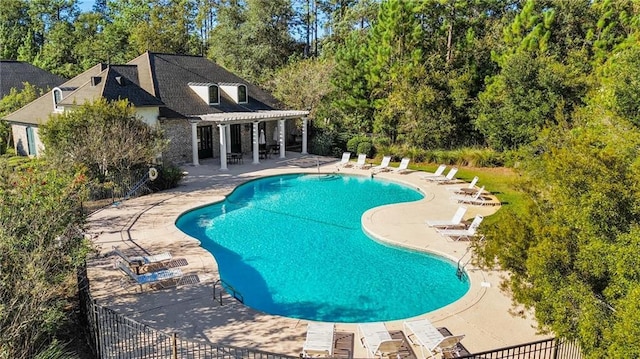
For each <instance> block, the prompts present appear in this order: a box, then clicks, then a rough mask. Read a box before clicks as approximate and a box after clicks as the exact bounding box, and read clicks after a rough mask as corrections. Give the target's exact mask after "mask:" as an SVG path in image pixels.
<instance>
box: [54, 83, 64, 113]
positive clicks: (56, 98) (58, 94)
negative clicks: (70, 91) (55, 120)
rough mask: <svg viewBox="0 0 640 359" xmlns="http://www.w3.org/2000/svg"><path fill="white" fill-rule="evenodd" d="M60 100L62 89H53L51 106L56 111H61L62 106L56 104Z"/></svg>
mask: <svg viewBox="0 0 640 359" xmlns="http://www.w3.org/2000/svg"><path fill="white" fill-rule="evenodd" d="M61 101H62V90H60V89H59V88H55V89H53V108H54V109H55V110H56V111H61V110H62V107H60V106H58V104H59V103H60V102H61Z"/></svg>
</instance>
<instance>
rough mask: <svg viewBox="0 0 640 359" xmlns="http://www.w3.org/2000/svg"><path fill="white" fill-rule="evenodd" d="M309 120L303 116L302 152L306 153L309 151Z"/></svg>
mask: <svg viewBox="0 0 640 359" xmlns="http://www.w3.org/2000/svg"><path fill="white" fill-rule="evenodd" d="M308 122H309V120H308V119H307V118H306V117H303V118H302V152H301V153H302V154H303V155H306V154H308V152H307V132H308V131H307V124H308Z"/></svg>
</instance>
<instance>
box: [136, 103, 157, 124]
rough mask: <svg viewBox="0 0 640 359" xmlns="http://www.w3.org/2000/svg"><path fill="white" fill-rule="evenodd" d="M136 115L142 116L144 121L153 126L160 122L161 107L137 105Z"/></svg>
mask: <svg viewBox="0 0 640 359" xmlns="http://www.w3.org/2000/svg"><path fill="white" fill-rule="evenodd" d="M136 115H138V116H140V118H142V121H144V123H146V124H147V125H149V126H151V127H153V126H155V125H156V124H157V123H158V116H159V115H160V109H159V107H136Z"/></svg>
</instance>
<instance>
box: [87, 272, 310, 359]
mask: <svg viewBox="0 0 640 359" xmlns="http://www.w3.org/2000/svg"><path fill="white" fill-rule="evenodd" d="M78 293H79V299H80V313H81V318H80V319H81V321H82V324H83V327H84V331H85V335H86V339H87V342H88V344H89V346H90V347H91V350H92V351H93V354H94V356H95V358H97V359H107V358H109V359H112V358H113V359H133V358H135V359H161V358H162V359H213V358H233V359H299V358H298V357H297V356H287V355H281V354H274V353H268V352H263V351H258V350H250V349H244V348H236V347H231V346H220V345H212V344H209V343H203V342H197V341H194V340H187V339H182V338H180V337H178V336H177V335H176V333H164V332H162V331H159V330H157V329H154V328H151V327H149V326H148V325H145V324H142V323H139V322H137V321H135V320H132V319H130V318H127V317H125V316H123V315H121V314H118V313H116V312H114V311H113V310H111V309H109V308H105V307H103V306H101V305H99V304H97V303H96V301H95V300H94V299H93V298H92V297H91V293H90V288H89V279H88V278H87V272H86V267H83V268H80V269H79V270H78Z"/></svg>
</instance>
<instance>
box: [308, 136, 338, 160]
mask: <svg viewBox="0 0 640 359" xmlns="http://www.w3.org/2000/svg"><path fill="white" fill-rule="evenodd" d="M335 140H336V136H335V134H334V133H333V132H320V133H318V134H316V136H314V137H313V138H312V139H311V143H310V144H309V149H310V150H311V153H315V154H316V155H320V156H328V155H331V154H332V153H333V148H334V147H335V142H336V141H335Z"/></svg>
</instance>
